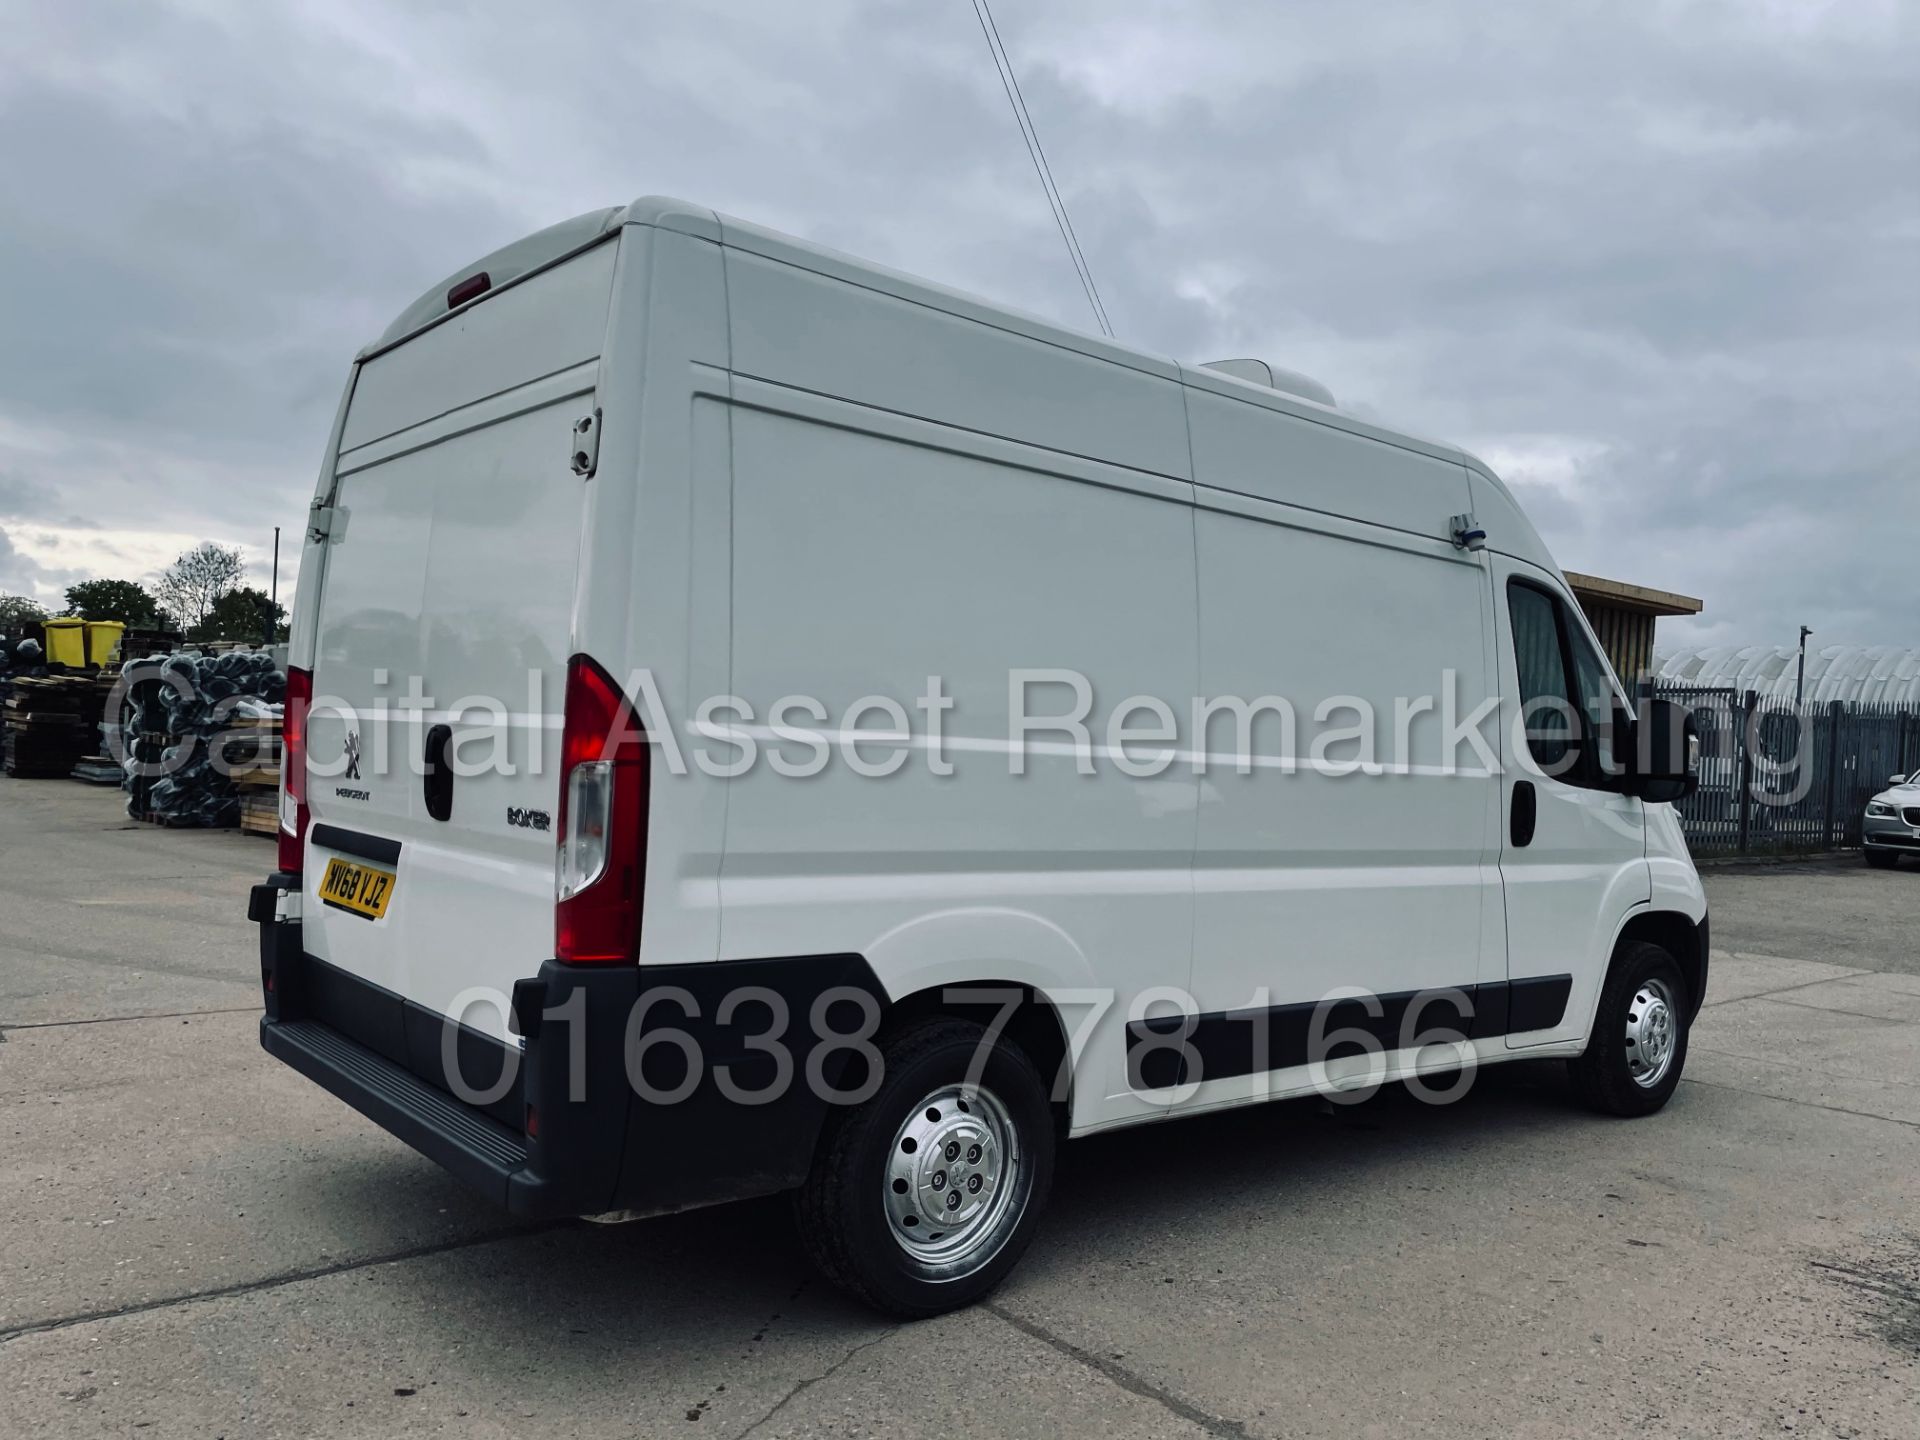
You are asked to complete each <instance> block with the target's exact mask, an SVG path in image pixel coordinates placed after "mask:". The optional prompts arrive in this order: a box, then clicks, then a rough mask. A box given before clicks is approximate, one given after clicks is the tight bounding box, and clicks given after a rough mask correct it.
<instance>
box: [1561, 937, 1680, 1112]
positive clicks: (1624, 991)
mask: <svg viewBox="0 0 1920 1440" xmlns="http://www.w3.org/2000/svg"><path fill="white" fill-rule="evenodd" d="M1692 1017H1693V1002H1692V997H1691V994H1690V992H1689V991H1688V989H1687V982H1686V979H1685V978H1684V977H1683V976H1682V975H1681V974H1680V967H1679V965H1677V964H1676V963H1674V958H1673V956H1672V955H1670V954H1668V953H1667V952H1666V951H1665V950H1662V949H1661V948H1660V947H1659V946H1658V945H1651V944H1647V943H1646V942H1644V941H1637V942H1635V943H1634V944H1631V945H1628V946H1627V947H1625V948H1624V949H1623V950H1622V951H1621V952H1620V954H1619V956H1618V957H1617V958H1616V959H1615V961H1614V964H1613V967H1612V969H1611V970H1610V972H1609V973H1608V975H1607V981H1606V984H1605V985H1604V986H1603V987H1602V988H1601V991H1600V1004H1599V1006H1598V1007H1597V1008H1596V1010H1595V1011H1594V1016H1593V1030H1592V1032H1591V1033H1589V1034H1588V1036H1587V1051H1586V1053H1585V1054H1584V1055H1582V1056H1580V1058H1579V1059H1577V1060H1569V1061H1568V1062H1567V1070H1568V1073H1569V1074H1570V1076H1571V1077H1572V1080H1573V1088H1574V1091H1575V1093H1577V1094H1578V1095H1579V1096H1580V1098H1581V1099H1582V1100H1583V1101H1585V1102H1586V1103H1587V1104H1588V1105H1590V1106H1592V1107H1593V1108H1594V1109H1595V1110H1598V1111H1600V1112H1601V1113H1602V1114H1605V1115H1651V1114H1652V1113H1653V1112H1654V1111H1656V1110H1658V1109H1659V1108H1660V1107H1661V1106H1663V1105H1665V1104H1666V1103H1667V1101H1668V1100H1669V1099H1671V1098H1672V1097H1673V1092H1674V1090H1675V1089H1677V1088H1678V1087H1679V1084H1680V1072H1681V1070H1682V1069H1683V1068H1684V1067H1685V1065H1686V1063H1687V1032H1688V1029H1689V1027H1690V1026H1691V1024H1692Z"/></svg>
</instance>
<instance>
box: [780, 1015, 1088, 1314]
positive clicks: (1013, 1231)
mask: <svg viewBox="0 0 1920 1440" xmlns="http://www.w3.org/2000/svg"><path fill="white" fill-rule="evenodd" d="M985 1038H986V1032H985V1030H983V1029H982V1028H981V1027H980V1026H979V1025H976V1024H973V1023H972V1022H970V1021H965V1020H949V1019H935V1020H927V1021H922V1022H920V1023H917V1024H914V1025H912V1026H910V1027H908V1028H906V1029H903V1030H901V1031H900V1032H899V1033H897V1034H895V1035H894V1036H892V1037H891V1038H890V1039H888V1040H886V1041H884V1042H882V1044H881V1046H880V1050H881V1055H882V1058H883V1060H884V1064H885V1075H884V1078H883V1079H882V1081H881V1083H880V1087H879V1089H878V1090H876V1091H875V1092H874V1094H873V1096H872V1097H871V1098H870V1099H868V1100H867V1101H866V1102H865V1103H864V1104H861V1105H857V1106H852V1107H849V1108H846V1109H842V1110H836V1111H835V1112H834V1114H832V1115H831V1116H830V1117H829V1118H828V1121H827V1125H826V1129H825V1131H824V1132H823V1133H822V1135H821V1137H820V1148H819V1150H818V1151H817V1152H816V1153H815V1156H814V1162H813V1171H812V1173H811V1174H810V1175H809V1176H808V1177H807V1181H806V1183H805V1184H804V1185H802V1186H801V1188H800V1189H799V1191H798V1192H797V1193H796V1194H795V1197H794V1214H795V1218H796V1220H797V1222H798V1225H799V1230H800V1237H801V1240H802V1242H803V1243H804V1244H805V1245H806V1248H807V1252H808V1254H809V1255H811V1256H812V1258H813V1261H814V1263H815V1264H817V1265H818V1266H819V1267H820V1269H821V1271H822V1272H823V1273H824V1274H825V1275H826V1276H827V1278H828V1279H829V1280H831V1281H833V1283H834V1284H835V1285H837V1286H839V1287H840V1288H841V1289H842V1290H845V1291H846V1292H847V1293H848V1294H850V1295H852V1296H854V1297H855V1298H856V1299H859V1300H863V1301H865V1302H866V1303H867V1304H869V1305H872V1306H873V1307H875V1308H876V1309H879V1310H884V1311H885V1312H887V1313H888V1314H890V1315H898V1316H901V1317H902V1318H905V1319H920V1318H923V1317H925V1316H929V1315H939V1314H942V1313H944V1312H946V1311H948V1310H954V1309H958V1308H959V1307H960V1306H963V1305H970V1304H972V1303H973V1302H974V1301H975V1300H978V1299H980V1298H981V1297H982V1296H984V1295H985V1294H987V1292H988V1291H990V1290H992V1289H993V1287H994V1286H996V1285H998V1284H999V1283H1000V1281H1001V1280H1002V1279H1004V1278H1005V1277H1006V1275H1007V1272H1008V1271H1010V1270H1011V1269H1013V1267H1014V1264H1015V1262H1017V1261H1018V1260H1019V1258H1020V1256H1021V1254H1022V1252H1023V1251H1025V1250H1026V1248H1027V1244H1028V1242H1029V1241H1030V1240H1031V1239H1032V1238H1033V1231H1034V1226H1035V1225H1036V1224H1037V1223H1038V1221H1039V1218H1040V1211H1041V1208H1042V1207H1043V1206H1044V1205H1045V1203H1046V1198H1047V1192H1048V1191H1049V1190H1050V1189H1051V1187H1052V1184H1053V1148H1054V1134H1053V1116H1052V1114H1051V1112H1050V1110H1049V1107H1048V1104H1047V1088H1046V1084H1045V1082H1043V1081H1042V1080H1041V1078H1040V1074H1039V1072H1038V1071H1037V1070H1035V1069H1034V1066H1033V1062H1032V1061H1031V1060H1029V1059H1028V1058H1027V1056H1026V1055H1025V1054H1024V1053H1023V1052H1022V1051H1021V1050H1020V1048H1019V1047H1018V1046H1016V1045H1014V1044H1013V1043H1011V1042H1010V1041H1008V1040H1005V1039H1002V1040H1000V1041H999V1042H998V1043H996V1044H994V1045H993V1046H991V1047H990V1048H989V1049H987V1051H986V1052H985V1055H984V1063H983V1064H980V1068H979V1075H978V1084H977V1086H969V1085H968V1084H967V1083H966V1082H967V1078H968V1069H969V1066H973V1065H975V1064H977V1063H979V1062H978V1061H977V1059H976V1057H977V1056H978V1055H979V1052H980V1047H981V1045H982V1044H983V1042H984V1041H985Z"/></svg>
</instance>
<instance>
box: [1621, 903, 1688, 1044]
mask: <svg viewBox="0 0 1920 1440" xmlns="http://www.w3.org/2000/svg"><path fill="white" fill-rule="evenodd" d="M1641 941H1644V942H1646V943H1647V944H1650V945H1658V946H1659V947H1660V948H1661V949H1662V950H1664V951H1666V952H1667V953H1668V954H1669V955H1671V956H1673V961H1674V964H1676V965H1678V966H1679V967H1680V978H1681V979H1683V980H1685V981H1686V982H1687V997H1688V998H1687V1019H1688V1020H1689V1021H1691V1020H1692V1019H1693V1017H1694V1016H1696V1015H1698V1014H1699V1013H1700V1006H1701V1005H1702V1003H1704V1002H1705V1000H1706V997H1707V962H1708V958H1709V950H1708V931H1707V922H1706V918H1705V917H1704V916H1703V917H1702V918H1701V919H1700V920H1699V921H1698V922H1697V923H1696V922H1695V921H1694V920H1693V918H1692V917H1691V916H1688V915H1686V914H1684V913H1683V912H1681V911H1679V910H1641V911H1637V912H1636V913H1634V914H1633V915H1630V916H1628V917H1627V921H1626V923H1625V924H1624V925H1622V926H1621V927H1620V933H1619V934H1618V935H1616V936H1614V939H1613V953H1612V955H1611V956H1609V957H1608V960H1607V966H1608V969H1609V971H1611V969H1612V967H1613V966H1614V965H1616V964H1618V963H1619V961H1620V955H1621V952H1622V951H1624V950H1625V949H1626V948H1627V946H1629V945H1632V944H1635V943H1637V942H1641Z"/></svg>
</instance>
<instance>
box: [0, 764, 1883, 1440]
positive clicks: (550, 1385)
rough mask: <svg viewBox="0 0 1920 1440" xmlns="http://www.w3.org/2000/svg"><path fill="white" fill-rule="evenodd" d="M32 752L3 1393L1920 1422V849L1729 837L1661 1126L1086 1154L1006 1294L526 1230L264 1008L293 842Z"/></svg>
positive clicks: (1478, 1095)
mask: <svg viewBox="0 0 1920 1440" xmlns="http://www.w3.org/2000/svg"><path fill="white" fill-rule="evenodd" d="M117 799H118V797H117V796H115V795H114V794H113V793H111V792H106V793H101V792H97V791H92V790H89V789H87V788H84V787H82V786H79V785H75V784H68V783H63V782H59V781H40V782H24V781H8V780H0V1026H4V1031H3V1033H0V1042H3V1043H0V1142H3V1148H0V1380H3V1384H4V1400H0V1406H4V1408H3V1409H0V1415H4V1416H5V1418H4V1419H0V1434H20V1435H28V1434H31V1435H36V1436H64V1435H114V1436H127V1435H141V1436H151V1437H161V1436H227V1437H239V1436H253V1435H302V1436H304V1435H329V1436H331V1435H345V1436H352V1435H363V1436H378V1437H386V1436H392V1435H396V1434H402V1433H404V1434H408V1435H413V1434H422V1435H430V1434H443V1433H444V1434H447V1435H459V1436H463V1437H467V1436H508V1435H511V1436H520V1435H533V1434H538V1435H541V1436H573V1435H579V1436H599V1435H609V1436H611V1435H620V1436H629V1435H636V1434H637V1435H657V1434H677V1435H700V1434H713V1435H724V1436H730V1437H731V1436H743V1435H747V1434H753V1435H757V1436H772V1435H789V1434H835V1435H887V1436H898V1435H909V1436H911V1435H921V1434H924V1435H939V1436H942V1437H947V1440H951V1437H955V1436H965V1435H975V1434H1009V1435H1034V1436H1042V1435H1059V1434H1082V1433H1099V1434H1102V1435H1103V1436H1108V1437H1121V1436H1128V1435H1142V1436H1164V1435H1169V1434H1173V1435H1199V1434H1206V1435H1216V1436H1268V1435H1289V1436H1319V1435H1326V1436H1343V1437H1351V1436H1403V1435H1405V1436H1421V1437H1451V1436H1486V1435H1516V1436H1557V1435H1566V1434H1576V1433H1577V1434H1588V1435H1633V1436H1636V1437H1646V1436H1669V1435H1672V1436H1680V1435H1687V1436H1695V1435H1760V1434H1766V1435H1776V1434H1782V1433H1791V1434H1796V1435H1837V1436H1905V1437H1913V1436H1920V1364H1917V1363H1916V1362H1917V1361H1920V978H1916V973H1915V972H1916V970H1917V969H1920V965H1917V964H1916V947H1915V946H1914V944H1913V942H1912V938H1911V937H1913V936H1914V935H1915V933H1916V923H1917V922H1920V868H1908V867H1902V869H1900V870H1898V871H1895V872H1893V873H1885V872H1879V871H1871V872H1870V871H1868V870H1866V869H1865V867H1864V866H1860V865H1859V864H1858V862H1857V861H1852V860H1849V861H1847V862H1845V863H1843V864H1831V863H1829V864H1815V865H1810V866H1797V867H1789V866H1781V867H1767V868H1765V869H1764V871H1752V872H1748V871H1741V870H1737V869H1736V870H1715V871H1713V872H1711V873H1710V874H1709V876H1708V882H1707V883H1708V888H1709V889H1710V891H1711V892H1712V896H1713V904H1714V937H1715V940H1716V941H1717V942H1718V943H1719V944H1721V945H1723V946H1725V947H1726V949H1725V950H1723V951H1721V952H1720V953H1717V954H1716V956H1715V959H1714V971H1713V983H1712V986H1711V988H1710V994H1709V1002H1708V1009H1707V1010H1706V1011H1705V1013H1704V1014H1703V1016H1702V1018H1701V1020H1700V1023H1699V1025H1698V1027H1697V1029H1696V1031H1695V1039H1694V1044H1693V1054H1692V1058H1691V1061H1690V1063H1689V1066H1688V1072H1687V1081H1686V1083H1685V1084H1684V1085H1683V1086H1682V1087H1681V1089H1680V1091H1679V1093H1678V1095H1677V1096H1676V1097H1675V1099H1674V1102H1673V1103H1672V1104H1671V1105H1670V1106H1669V1107H1668V1109H1667V1110H1666V1111H1665V1112H1664V1113H1663V1114H1661V1115H1660V1116H1658V1117H1655V1118H1653V1119H1651V1120H1646V1121H1639V1122H1620V1121H1609V1120H1602V1119H1599V1118H1595V1117H1592V1116H1589V1115H1586V1114H1584V1113H1582V1112H1581V1111H1579V1110H1576V1109H1574V1108H1573V1107H1572V1106H1571V1105H1570V1104H1569V1103H1568V1101H1567V1099H1566V1097H1565V1095H1564V1092H1563V1088H1562V1085H1561V1081H1560V1078H1559V1073H1558V1071H1557V1070H1556V1069H1555V1068H1553V1067H1551V1066H1546V1065H1528V1066H1517V1067H1514V1066H1510V1067H1504V1068H1502V1069H1496V1070H1491V1071H1488V1072H1486V1073H1485V1074H1484V1075H1483V1076H1482V1077H1481V1079H1480V1082H1479V1083H1478V1084H1477V1085H1476V1086H1475V1088H1474V1090H1473V1092H1472V1094H1471V1095H1470V1097H1469V1098H1468V1099H1467V1100H1466V1101H1464V1102H1462V1103H1460V1104H1458V1105H1454V1106H1451V1107H1447V1108H1441V1109H1434V1108H1429V1107H1426V1106H1422V1105H1417V1104H1414V1103H1412V1102H1410V1101H1409V1100H1407V1099H1406V1098H1405V1097H1404V1095H1400V1094H1398V1093H1391V1092H1390V1093H1388V1094H1386V1095H1383V1096H1381V1097H1380V1098H1379V1099H1377V1100H1375V1101H1374V1102H1372V1103H1370V1104H1367V1105H1365V1106H1362V1107H1358V1108H1356V1109H1353V1110H1345V1111H1342V1112H1340V1113H1338V1114H1335V1115H1331V1116H1328V1115H1323V1114H1322V1113H1321V1112H1320V1107H1318V1106H1316V1105H1313V1104H1295V1105H1284V1106H1274V1107H1268V1108H1266V1109H1264V1110H1259V1111H1253V1112H1243V1113H1240V1114H1238V1115H1232V1116H1225V1117H1215V1118H1210V1119H1202V1120H1195V1121H1192V1122H1189V1123H1186V1124H1181V1125H1177V1126H1171V1127H1167V1128H1164V1129H1160V1130H1158V1131H1146V1132H1142V1131H1134V1132H1131V1133H1128V1134H1121V1135H1115V1136H1111V1137H1107V1138H1103V1139H1098V1140H1093V1141H1087V1142H1081V1143H1078V1144H1075V1145H1073V1146H1071V1147H1069V1149H1068V1151H1067V1153H1066V1157H1065V1160H1064V1162H1063V1166H1062V1173H1061V1176H1060V1180H1059V1184H1058V1188H1057V1190H1056V1193H1055V1197H1054V1202H1053V1206H1052V1208H1051V1210H1050V1212H1049V1217H1048V1220H1047V1223H1046V1225H1045V1227H1044V1228H1043V1230H1042V1233H1041V1235H1040V1237H1039V1239H1038V1240H1037V1241H1036V1243H1035V1244H1034V1247H1033V1249H1032V1250H1031V1251H1030V1252H1029V1254H1028V1256H1027V1258H1026V1260H1025V1262H1024V1263H1023V1265H1022V1267H1021V1268H1020V1270H1019V1271H1018V1272H1017V1273H1016V1274H1015V1276H1014V1277H1013V1279H1012V1280H1011V1281H1010V1282H1009V1283H1008V1284H1007V1285H1006V1286H1005V1287H1004V1288H1003V1289H1002V1290H1001V1291H1000V1293H999V1294H998V1295H997V1296H996V1297H995V1298H994V1299H993V1300H992V1301H991V1302H990V1303H989V1304H987V1305H984V1306H981V1307H978V1308H976V1309H973V1310H971V1311H968V1312H965V1313H963V1314H959V1315H953V1316H949V1317H946V1318H944V1319H941V1320H936V1321H931V1322H927V1323H924V1324H920V1325H913V1326H905V1327H901V1326H895V1325H892V1324H888V1323H885V1322H883V1321H881V1320H879V1319H877V1318H875V1317H874V1316H873V1315H871V1314H869V1313H867V1312H866V1311H864V1310H861V1309H860V1308H858V1307H856V1306H854V1305H851V1304H849V1303H847V1302H846V1301H843V1300H842V1299H840V1298H839V1297H838V1296H837V1295H836V1294H835V1293H834V1292H833V1291H831V1290H829V1289H828V1288H827V1287H825V1286H824V1285H823V1284H821V1283H820V1282H818V1281H816V1280H815V1279H814V1278H813V1277H812V1276H811V1274H810V1273H809V1271H808V1269H807V1266H806V1264H805V1262H804V1261H803V1260H802V1259H801V1258H800V1256H799V1254H798V1253H797V1250H796V1248H795V1245H794V1243H793V1240H792V1237H791V1233H790V1231H789V1228H788V1223H787V1219H786V1212H785V1208H784V1206H783V1205H781V1204H780V1203H778V1202H757V1203H753V1204H746V1205H738V1206H732V1207H728V1208H725V1209H721V1210H714V1211H707V1212H703V1213H698V1214H693V1215H687V1216H681V1217H675V1218H672V1219H667V1220H659V1221H650V1222H644V1223H641V1224H636V1225H628V1226H622V1227H614V1228H600V1227H593V1226H587V1225H563V1226H553V1227H545V1228H538V1229H533V1228H522V1227H516V1226H514V1225H512V1224H510V1223H508V1222H507V1221H506V1220H504V1219H503V1218H502V1217H501V1216H500V1215H499V1214H497V1213H495V1212H494V1211H492V1210H491V1209H489V1208H488V1207H487V1206H486V1205H485V1204H484V1203H482V1202H480V1201H478V1200H477V1199H474V1198H472V1197H470V1196H469V1195H468V1194H467V1193H466V1192H465V1191H464V1190H463V1189H461V1188H460V1187H458V1186H457V1185H456V1184H455V1183H454V1182H452V1181H451V1180H449V1179H447V1178H446V1177H445V1176H443V1175H442V1174H441V1172H440V1171H439V1170H437V1169H436V1168H435V1167H433V1166H432V1165H430V1164H428V1163H427V1162H426V1161H424V1160H421V1159H419V1158H418V1157H416V1156H415V1155H414V1154H413V1153H412V1152H410V1151H409V1150H407V1149H406V1148H404V1147H403V1146H401V1145H400V1144H399V1143H398V1142H396V1141H393V1140H391V1139H389V1138H388V1137H387V1136H386V1135H384V1134H382V1133H381V1132H379V1131H378V1130H376V1129H374V1127H373V1126H371V1125H370V1124H367V1123H365V1122H363V1121H362V1120H360V1119H359V1117H358V1116H356V1115H354V1114H353V1113H352V1112H351V1111H349V1110H348V1109H347V1108H346V1107H345V1106H343V1105H341V1104H339V1103H338V1102H336V1101H334V1100H333V1099H331V1098H330V1097H329V1096H327V1095H326V1094H324V1093H323V1092H321V1091H320V1090H318V1089H317V1088H315V1087H314V1086H312V1085H310V1084H308V1083H306V1082H305V1081H303V1080H301V1079H300V1078H299V1077H297V1076H296V1075H294V1074H293V1073H292V1072H290V1071H287V1070H285V1069H282V1068H281V1067H279V1066H278V1065H276V1064H274V1063H272V1062H270V1061H269V1060H268V1059H267V1058H266V1057H265V1056H264V1055H263V1054H262V1053H261V1052H260V1050H259V1048H258V1045H257V1043H256V1040H255V1037H254V1025H255V1016H256V1013H257V1006H256V994H255V987H256V980H255V975H254V956H253V949H252V935H251V933H250V930H249V928H248V927H247V926H246V924H245V922H244V920H243V918H242V910H243V905H244V899H245V892H246V887H247V885H248V884H249V883H250V882H251V881H252V880H253V879H255V878H256V877H257V875H259V874H260V873H262V872H264V871H265V870H266V869H268V868H270V863H271V846H270V845H269V844H268V843H267V842H266V841H264V840H257V839H253V838H251V837H246V836H241V835H238V834H235V833H214V834H210V833H202V832H193V831H164V830H158V829H154V828H151V827H147V826H135V825H131V824H129V823H128V822H127V821H125V820H124V819H123V818H122V817H121V815H120V812H119V808H118V804H117Z"/></svg>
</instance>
